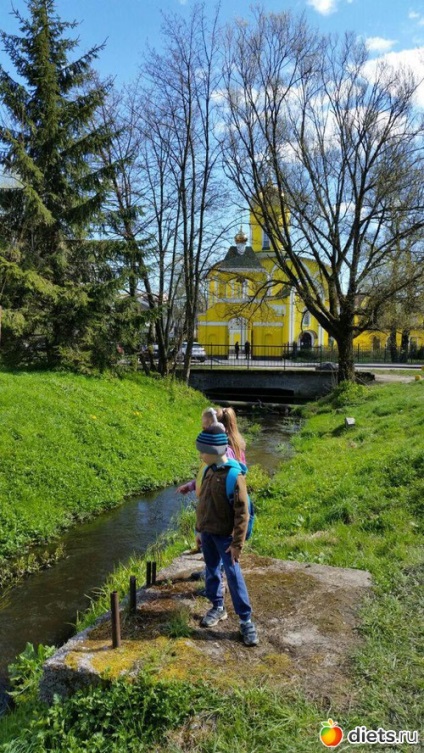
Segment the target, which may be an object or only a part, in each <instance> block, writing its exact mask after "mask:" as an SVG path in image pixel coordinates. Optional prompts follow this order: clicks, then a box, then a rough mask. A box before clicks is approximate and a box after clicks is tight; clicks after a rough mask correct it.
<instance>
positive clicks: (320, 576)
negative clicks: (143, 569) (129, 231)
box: [40, 553, 371, 708]
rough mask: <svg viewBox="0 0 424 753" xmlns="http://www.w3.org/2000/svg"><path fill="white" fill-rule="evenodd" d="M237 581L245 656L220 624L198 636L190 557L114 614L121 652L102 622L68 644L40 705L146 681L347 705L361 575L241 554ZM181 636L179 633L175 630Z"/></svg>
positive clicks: (49, 670)
mask: <svg viewBox="0 0 424 753" xmlns="http://www.w3.org/2000/svg"><path fill="white" fill-rule="evenodd" d="M242 567H243V572H244V574H245V577H246V582H247V585H248V589H249V594H250V597H251V601H252V605H253V610H254V620H255V622H256V624H257V627H258V633H259V637H260V645H259V646H257V647H255V648H246V647H245V646H244V645H243V644H242V642H241V640H240V636H239V632H238V620H237V618H236V616H235V615H234V613H233V610H232V605H231V603H230V602H231V600H230V598H229V596H228V595H227V597H226V606H227V609H228V613H229V619H228V620H226V621H225V622H221V623H219V625H217V626H216V627H214V628H211V629H204V628H200V627H199V620H200V618H201V616H202V615H203V614H204V612H205V611H206V610H207V609H208V608H209V602H207V600H206V599H205V598H203V597H202V596H200V595H199V590H200V589H201V588H202V587H203V582H202V581H200V583H199V581H195V580H193V579H192V577H191V576H192V573H193V572H195V571H200V570H202V569H203V561H202V557H201V555H199V554H195V555H193V554H188V555H182V556H181V557H178V558H177V559H176V560H174V562H173V563H172V564H171V565H170V566H169V567H167V568H165V569H163V570H161V571H160V572H159V573H158V582H157V583H156V584H155V585H154V586H151V587H149V588H143V589H140V590H139V591H138V593H137V611H136V614H135V615H130V614H128V610H127V608H126V607H125V608H124V609H123V610H122V613H121V628H122V646H121V647H120V648H118V649H113V648H112V640H111V624H110V614H109V613H108V614H106V615H104V616H103V617H102V618H101V619H99V620H98V621H97V623H96V624H95V625H94V626H93V627H91V628H88V629H87V630H84V631H83V632H81V633H79V634H78V635H76V636H74V637H73V638H72V639H71V640H70V641H68V643H66V644H65V645H64V646H62V648H60V649H59V650H58V651H57V652H56V654H55V655H54V656H53V657H51V658H50V659H49V660H48V661H47V662H46V663H45V665H44V672H43V677H42V680H41V685H40V695H41V698H42V699H43V700H45V701H46V702H47V703H50V702H51V701H52V699H53V695H54V694H55V693H57V694H58V695H60V696H62V697H65V696H67V695H69V694H70V693H72V692H74V691H75V690H76V689H78V688H81V687H84V686H87V685H96V684H99V683H102V682H104V681H110V680H113V679H115V678H117V677H120V676H122V675H129V676H132V677H134V676H136V675H137V673H139V672H141V671H146V670H147V671H149V674H150V675H153V676H157V678H158V679H162V680H166V679H179V680H191V681H194V682H195V681H196V680H210V681H211V682H213V683H214V684H215V685H216V686H218V687H222V688H223V689H225V688H229V687H233V686H235V685H236V684H238V685H240V684H242V685H243V684H245V685H249V684H257V683H263V682H267V683H269V684H271V685H273V686H281V687H282V686H293V685H297V686H298V687H301V688H302V689H303V691H304V692H305V693H306V695H307V696H308V697H311V698H315V699H318V698H322V697H324V696H325V697H328V698H331V699H332V700H333V701H334V700H336V699H337V703H338V708H340V707H341V705H342V704H343V701H344V700H345V701H346V702H347V701H348V699H349V697H350V694H351V688H350V684H349V657H350V656H351V654H352V652H353V651H354V650H355V649H356V648H357V646H358V644H359V641H360V638H359V634H358V631H357V627H358V610H359V607H360V605H361V603H362V602H363V599H364V597H365V596H366V595H367V594H370V588H371V577H370V575H369V573H367V572H364V571H361V570H353V569H342V568H335V567H327V566H324V565H314V564H311V565H309V564H307V563H300V562H291V561H290V562H287V561H282V560H277V559H271V558H267V557H259V556H257V555H255V554H251V553H248V554H245V555H244V556H243V560H242ZM181 626H182V627H181Z"/></svg>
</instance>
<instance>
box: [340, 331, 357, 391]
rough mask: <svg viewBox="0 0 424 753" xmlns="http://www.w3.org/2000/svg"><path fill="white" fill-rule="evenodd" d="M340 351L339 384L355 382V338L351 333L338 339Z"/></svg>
mask: <svg viewBox="0 0 424 753" xmlns="http://www.w3.org/2000/svg"><path fill="white" fill-rule="evenodd" d="M337 347H338V350H339V382H354V381H355V364H354V361H353V337H352V334H351V333H348V334H346V335H345V334H344V335H342V336H341V337H340V338H338V339H337Z"/></svg>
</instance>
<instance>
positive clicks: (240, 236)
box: [234, 228, 247, 246]
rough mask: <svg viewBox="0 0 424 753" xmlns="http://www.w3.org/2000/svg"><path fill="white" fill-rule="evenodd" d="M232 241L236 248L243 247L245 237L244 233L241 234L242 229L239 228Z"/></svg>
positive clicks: (245, 241)
mask: <svg viewBox="0 0 424 753" xmlns="http://www.w3.org/2000/svg"><path fill="white" fill-rule="evenodd" d="M234 240H235V242H236V245H237V246H239V245H244V244H246V243H247V235H246V233H244V232H243V228H240V230H239V231H238V233H237V235H236V237H235V238H234Z"/></svg>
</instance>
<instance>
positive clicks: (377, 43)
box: [365, 37, 396, 53]
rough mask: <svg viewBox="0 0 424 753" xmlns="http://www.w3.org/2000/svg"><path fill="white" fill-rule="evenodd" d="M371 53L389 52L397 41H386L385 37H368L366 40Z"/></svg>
mask: <svg viewBox="0 0 424 753" xmlns="http://www.w3.org/2000/svg"><path fill="white" fill-rule="evenodd" d="M365 44H366V45H367V47H368V49H369V51H370V52H381V53H383V52H389V50H391V49H392V47H393V45H394V44H396V40H395V39H384V38H383V37H367V38H366V40H365Z"/></svg>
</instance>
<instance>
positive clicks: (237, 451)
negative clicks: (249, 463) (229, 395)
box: [217, 407, 246, 460]
mask: <svg viewBox="0 0 424 753" xmlns="http://www.w3.org/2000/svg"><path fill="white" fill-rule="evenodd" d="M217 418H218V421H220V422H221V423H222V424H224V426H225V430H226V432H227V435H228V444H229V445H230V447H231V448H232V449H233V450H234V455H235V456H236V459H237V460H241V453H242V452H244V451H245V449H246V442H245V441H244V439H243V437H242V435H241V434H240V432H239V428H238V426H237V417H236V414H235V411H234V409H233V408H231V407H229V408H220V409H219V410H218V413H217Z"/></svg>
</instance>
